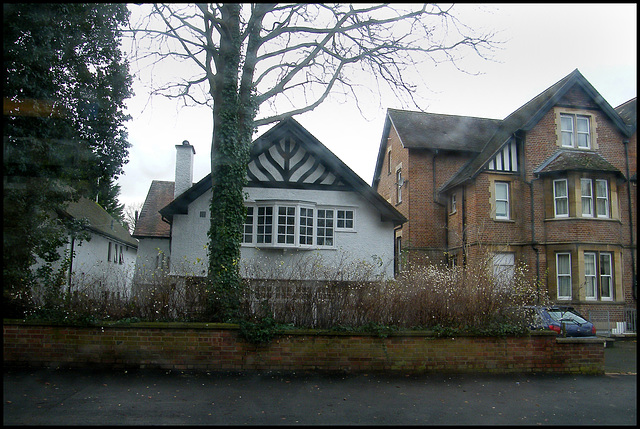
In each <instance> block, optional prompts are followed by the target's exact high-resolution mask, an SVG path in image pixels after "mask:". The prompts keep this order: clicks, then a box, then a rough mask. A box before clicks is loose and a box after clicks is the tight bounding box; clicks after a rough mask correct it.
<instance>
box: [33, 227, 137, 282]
mask: <svg viewBox="0 0 640 429" xmlns="http://www.w3.org/2000/svg"><path fill="white" fill-rule="evenodd" d="M109 242H111V246H112V252H113V253H112V261H113V257H114V256H115V246H118V255H119V254H120V246H122V256H123V259H122V264H120V262H119V261H120V259H119V258H118V259H116V262H115V263H114V262H109V261H108V260H107V259H108V258H107V257H108V253H109ZM65 251H66V254H67V255H68V254H69V253H70V251H71V240H70V239H69V242H68V243H67V244H66V245H65V246H62V247H60V248H59V249H58V254H60V256H61V257H64V256H65ZM73 251H74V257H73V260H72V278H71V289H72V290H76V291H86V290H88V289H89V288H91V289H92V290H96V291H97V290H110V291H112V292H120V293H123V294H129V293H130V292H131V287H132V283H133V276H134V272H135V264H136V256H137V250H136V249H135V248H134V247H131V246H127V245H125V244H123V243H120V242H118V241H115V240H112V239H110V238H108V237H105V236H102V235H99V234H95V233H92V234H91V240H89V241H77V240H76V241H75V242H74V245H73ZM42 265H43V261H41V260H38V261H37V262H36V263H35V264H34V265H33V266H32V267H31V269H32V270H33V271H35V270H36V269H38V268H39V267H40V266H42ZM61 265H62V260H59V261H57V262H56V263H55V264H53V268H54V269H55V270H59V269H60V267H61ZM65 278H66V279H67V282H68V271H66V272H65ZM67 285H68V283H67Z"/></svg>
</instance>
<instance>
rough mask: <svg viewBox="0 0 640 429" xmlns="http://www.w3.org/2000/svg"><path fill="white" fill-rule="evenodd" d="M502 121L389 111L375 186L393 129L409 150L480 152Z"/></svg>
mask: <svg viewBox="0 0 640 429" xmlns="http://www.w3.org/2000/svg"><path fill="white" fill-rule="evenodd" d="M500 122H501V121H500V120H499V119H487V118H476V117H471V116H456V115H445V114H439V113H427V112H415V111H408V110H398V109H387V115H386V119H385V125H384V130H383V132H382V140H381V141H380V148H379V150H378V159H377V161H376V168H375V171H374V174H373V186H374V187H375V186H376V184H377V182H378V181H379V177H380V170H381V169H382V163H383V161H384V156H385V148H386V146H387V137H388V136H389V132H390V130H391V127H392V126H393V128H394V129H395V130H396V132H397V133H398V136H399V138H400V141H401V142H402V146H403V147H405V148H408V149H431V150H451V151H461V152H472V153H478V152H480V151H481V150H482V147H483V146H484V145H485V143H486V142H487V140H489V138H491V136H492V135H493V134H494V133H495V132H496V130H497V129H498V126H499V125H500Z"/></svg>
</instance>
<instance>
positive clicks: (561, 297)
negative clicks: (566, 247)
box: [556, 252, 573, 300]
mask: <svg viewBox="0 0 640 429" xmlns="http://www.w3.org/2000/svg"><path fill="white" fill-rule="evenodd" d="M561 256H568V257H569V272H568V273H560V270H559V268H560V264H559V263H558V262H559V259H560V257H561ZM561 278H562V279H566V278H568V279H569V295H561V294H560V279H561ZM572 285H573V282H572V279H571V253H570V252H558V253H556V291H557V296H558V300H570V299H571V293H572V289H573V287H572Z"/></svg>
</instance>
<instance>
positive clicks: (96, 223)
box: [64, 198, 138, 248]
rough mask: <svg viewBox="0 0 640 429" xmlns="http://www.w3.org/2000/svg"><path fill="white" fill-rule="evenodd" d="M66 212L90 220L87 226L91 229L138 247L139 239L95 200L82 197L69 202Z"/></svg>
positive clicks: (76, 217) (75, 217) (77, 217)
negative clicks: (132, 235)
mask: <svg viewBox="0 0 640 429" xmlns="http://www.w3.org/2000/svg"><path fill="white" fill-rule="evenodd" d="M64 212H65V213H66V214H67V215H69V216H71V217H73V218H74V219H83V218H84V219H87V221H88V222H89V224H88V227H87V228H88V229H89V230H90V231H93V232H95V233H97V234H100V235H103V236H106V237H109V238H111V239H113V240H116V241H119V242H121V243H124V244H127V245H129V246H132V247H135V248H137V247H138V240H136V239H134V238H133V237H131V235H130V234H129V231H127V229H126V228H125V227H124V226H123V225H122V224H121V223H120V222H118V221H117V220H115V219H114V218H113V217H112V216H111V215H110V214H109V213H107V212H106V211H105V209H103V208H102V207H100V205H99V204H98V203H96V202H95V201H92V200H89V199H87V198H80V199H79V200H78V201H76V202H71V203H69V204H68V206H67V207H66V208H65V209H64Z"/></svg>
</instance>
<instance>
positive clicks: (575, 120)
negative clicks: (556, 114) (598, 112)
mask: <svg viewBox="0 0 640 429" xmlns="http://www.w3.org/2000/svg"><path fill="white" fill-rule="evenodd" d="M560 133H561V135H562V147H577V148H579V149H590V148H591V127H590V125H589V117H588V116H584V115H570V114H566V113H563V114H561V115H560Z"/></svg>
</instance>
